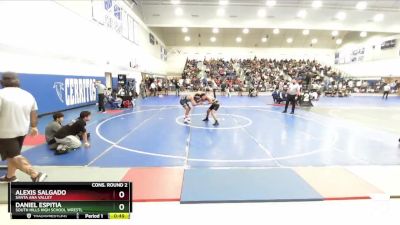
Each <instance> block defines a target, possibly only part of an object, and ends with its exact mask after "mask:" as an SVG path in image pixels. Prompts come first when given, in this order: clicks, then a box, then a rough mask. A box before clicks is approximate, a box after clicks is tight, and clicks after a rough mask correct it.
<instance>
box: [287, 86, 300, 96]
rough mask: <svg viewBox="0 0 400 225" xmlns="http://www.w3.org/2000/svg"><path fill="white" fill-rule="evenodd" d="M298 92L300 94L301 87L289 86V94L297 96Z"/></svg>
mask: <svg viewBox="0 0 400 225" xmlns="http://www.w3.org/2000/svg"><path fill="white" fill-rule="evenodd" d="M298 92H300V85H299V84H293V83H291V84H290V85H289V89H288V94H289V95H297V93H298Z"/></svg>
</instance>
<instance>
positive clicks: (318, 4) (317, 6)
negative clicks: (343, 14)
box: [311, 1, 322, 9]
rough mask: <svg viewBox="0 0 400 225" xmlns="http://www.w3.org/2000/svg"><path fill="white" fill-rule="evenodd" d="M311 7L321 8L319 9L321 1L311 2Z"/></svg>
mask: <svg viewBox="0 0 400 225" xmlns="http://www.w3.org/2000/svg"><path fill="white" fill-rule="evenodd" d="M311 6H312V7H313V8H314V9H318V8H321V7H322V1H313V2H312V4H311Z"/></svg>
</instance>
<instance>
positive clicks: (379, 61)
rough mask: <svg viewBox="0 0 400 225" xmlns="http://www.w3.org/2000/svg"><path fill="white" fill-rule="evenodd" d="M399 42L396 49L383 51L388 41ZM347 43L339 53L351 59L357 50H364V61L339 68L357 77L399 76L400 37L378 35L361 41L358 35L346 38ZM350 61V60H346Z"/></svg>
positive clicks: (342, 65)
mask: <svg viewBox="0 0 400 225" xmlns="http://www.w3.org/2000/svg"><path fill="white" fill-rule="evenodd" d="M393 39H395V40H397V44H396V46H395V47H394V48H389V49H381V44H382V43H383V42H384V41H387V40H393ZM344 40H345V42H344V43H343V45H342V46H341V47H340V48H339V49H338V50H337V52H338V53H340V54H342V55H345V56H348V57H350V56H351V54H352V52H353V51H354V50H357V49H364V50H365V53H364V54H363V59H362V60H361V61H358V60H357V61H356V62H350V63H348V62H346V63H344V64H339V65H337V68H338V69H340V70H342V71H344V72H345V73H348V74H350V75H351V76H355V77H383V76H399V75H400V70H399V66H398V65H400V35H390V34H386V35H385V34H378V35H371V36H369V37H367V38H364V39H361V38H360V37H359V35H358V34H352V35H351V36H346V37H345V39H344ZM346 61H349V60H346Z"/></svg>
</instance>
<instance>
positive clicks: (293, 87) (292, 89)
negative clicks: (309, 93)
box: [283, 79, 300, 114]
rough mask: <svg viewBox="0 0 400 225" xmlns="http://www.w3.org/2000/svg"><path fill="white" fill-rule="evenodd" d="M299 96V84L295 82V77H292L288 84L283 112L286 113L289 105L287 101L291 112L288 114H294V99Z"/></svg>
mask: <svg viewBox="0 0 400 225" xmlns="http://www.w3.org/2000/svg"><path fill="white" fill-rule="evenodd" d="M299 96H300V85H299V84H298V83H297V81H296V80H295V79H292V83H291V84H290V85H289V88H288V91H287V100H286V105H285V110H284V111H283V113H287V109H288V107H289V102H290V103H291V104H292V112H291V113H290V114H294V109H295V108H296V99H297V97H299Z"/></svg>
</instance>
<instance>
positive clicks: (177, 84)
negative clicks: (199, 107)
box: [175, 80, 181, 96]
mask: <svg viewBox="0 0 400 225" xmlns="http://www.w3.org/2000/svg"><path fill="white" fill-rule="evenodd" d="M180 89H181V85H180V84H179V81H178V80H176V81H175V94H176V96H180V94H179V91H180Z"/></svg>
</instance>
